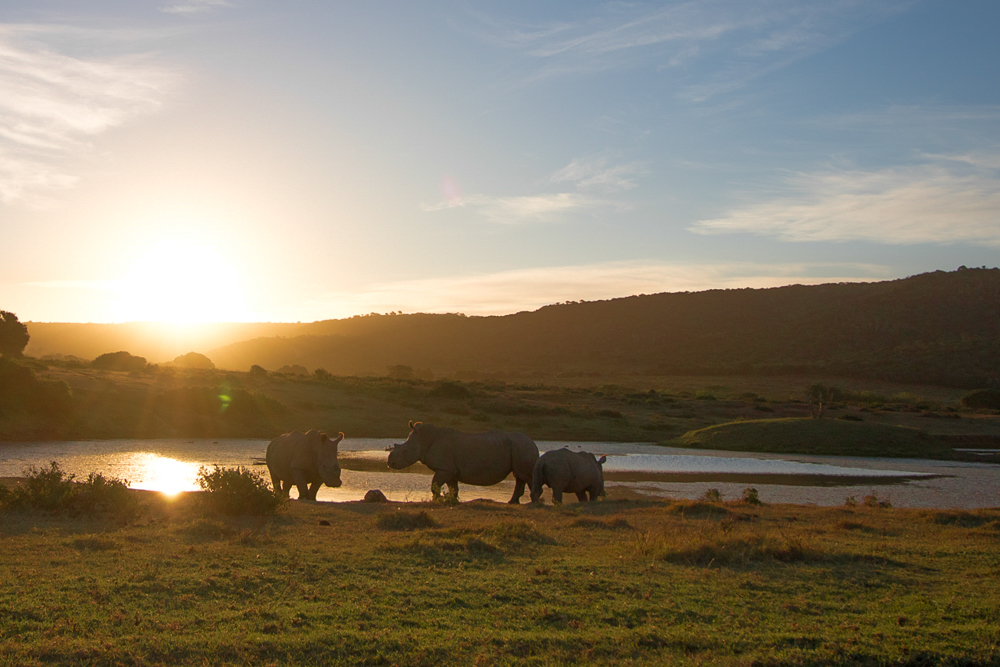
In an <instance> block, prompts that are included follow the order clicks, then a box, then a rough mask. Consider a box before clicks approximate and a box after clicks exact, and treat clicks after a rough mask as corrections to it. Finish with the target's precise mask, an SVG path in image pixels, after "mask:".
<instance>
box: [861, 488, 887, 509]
mask: <svg viewBox="0 0 1000 667" xmlns="http://www.w3.org/2000/svg"><path fill="white" fill-rule="evenodd" d="M862 504H864V506H865V507H874V508H878V509H889V508H891V507H892V503H891V502H889V499H888V498H879V497H878V494H877V493H875V492H874V491H872V492H871V493H870V494H868V495H867V496H865V497H864V499H863V500H862Z"/></svg>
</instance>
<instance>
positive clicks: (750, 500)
mask: <svg viewBox="0 0 1000 667" xmlns="http://www.w3.org/2000/svg"><path fill="white" fill-rule="evenodd" d="M740 501H741V502H744V503H746V504H747V505H760V504H761V503H760V496H759V495H758V494H757V489H755V488H754V487H752V486H748V487H747V488H745V489H743V497H742V498H741V499H740Z"/></svg>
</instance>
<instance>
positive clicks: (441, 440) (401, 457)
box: [389, 421, 538, 505]
mask: <svg viewBox="0 0 1000 667" xmlns="http://www.w3.org/2000/svg"><path fill="white" fill-rule="evenodd" d="M536 460H538V447H537V446H536V445H535V442H534V441H533V440H532V439H531V438H529V437H528V436H526V435H525V434H523V433H516V432H503V431H490V432H488V433H462V432H461V431H456V430H455V429H453V428H444V427H440V426H433V425H432V424H424V423H421V422H416V423H414V422H412V421H411V422H410V435H409V437H408V438H407V439H406V442H404V443H403V444H401V445H393V446H392V449H390V451H389V467H390V468H393V469H394V470H400V469H402V468H407V467H409V466H411V465H413V464H414V463H416V462H417V461H420V462H421V463H423V464H424V465H425V466H427V467H428V468H430V469H431V470H433V471H434V478H433V479H432V480H431V493H432V494H433V496H434V499H435V500H437V499H438V497H440V495H441V487H442V486H444V485H445V484H447V485H448V488H449V489H450V491H451V495H452V496H453V497H454V498H455V499H458V483H459V482H461V483H462V484H473V485H475V486H491V485H493V484H498V483H500V482H502V481H503V480H504V479H506V477H507V475H509V474H510V473H511V472H513V473H514V481H515V485H514V495H513V496H511V498H510V501H508V502H510V504H512V505H516V504H518V503H519V502H520V499H521V496H522V495H524V487H525V485H526V484H530V483H531V470H532V468H533V467H534V465H535V461H536Z"/></svg>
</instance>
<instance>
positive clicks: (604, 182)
mask: <svg viewBox="0 0 1000 667" xmlns="http://www.w3.org/2000/svg"><path fill="white" fill-rule="evenodd" d="M640 171H641V168H640V166H639V165H637V164H619V165H610V166H609V165H608V164H607V160H605V159H604V158H578V159H575V160H573V161H572V162H570V163H569V164H568V165H566V166H565V167H563V168H562V169H560V170H559V171H557V172H555V173H554V174H552V176H551V179H550V180H551V181H552V182H554V183H567V182H568V183H573V184H575V185H576V187H577V188H578V189H580V190H597V191H602V192H622V191H624V190H631V189H632V188H634V187H635V186H636V183H635V177H636V176H637V175H638V174H639V173H640Z"/></svg>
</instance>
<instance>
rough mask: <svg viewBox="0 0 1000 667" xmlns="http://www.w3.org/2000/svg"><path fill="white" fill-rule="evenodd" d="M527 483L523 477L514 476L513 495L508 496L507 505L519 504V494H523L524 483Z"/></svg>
mask: <svg viewBox="0 0 1000 667" xmlns="http://www.w3.org/2000/svg"><path fill="white" fill-rule="evenodd" d="M525 484H527V482H525V481H524V480H523V479H521V478H520V477H518V476H516V475H515V476H514V495H513V496H511V497H510V500H508V501H507V504H508V505H520V504H521V496H523V495H524V485H525Z"/></svg>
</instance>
